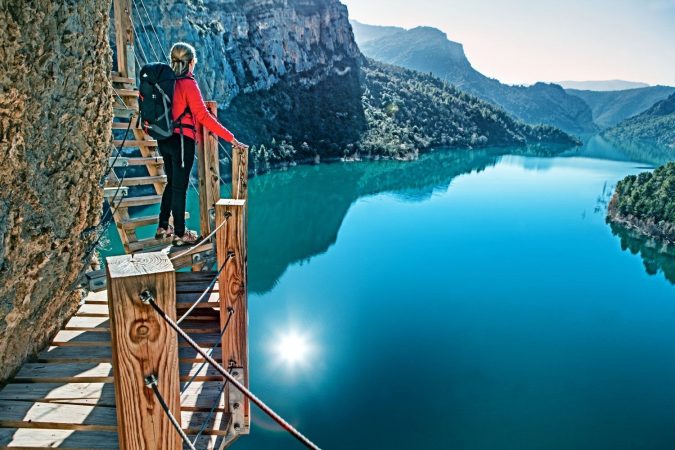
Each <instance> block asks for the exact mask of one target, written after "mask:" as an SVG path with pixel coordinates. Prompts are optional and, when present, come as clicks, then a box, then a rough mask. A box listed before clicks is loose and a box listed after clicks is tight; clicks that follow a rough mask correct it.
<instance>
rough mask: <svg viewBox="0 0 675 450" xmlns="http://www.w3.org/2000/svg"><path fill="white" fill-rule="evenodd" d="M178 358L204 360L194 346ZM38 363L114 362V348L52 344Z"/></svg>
mask: <svg viewBox="0 0 675 450" xmlns="http://www.w3.org/2000/svg"><path fill="white" fill-rule="evenodd" d="M211 332H212V333H213V332H216V333H217V332H218V329H216V330H213V329H212V330H211ZM213 353H214V358H215V357H216V355H217V356H218V357H219V358H220V356H221V351H220V348H216V349H215V350H214V352H213ZM178 359H179V361H180V362H183V363H193V362H203V361H204V357H203V356H201V355H200V354H199V353H197V351H196V350H195V349H194V348H192V347H180V348H179V349H178ZM36 362H38V363H61V364H63V363H105V362H107V363H111V362H112V348H111V347H107V346H106V347H101V346H99V347H90V348H87V349H86V350H85V351H83V350H82V348H81V347H72V346H71V347H62V346H51V347H48V348H47V349H45V350H43V351H42V352H40V353H39V354H38V355H37V357H36Z"/></svg>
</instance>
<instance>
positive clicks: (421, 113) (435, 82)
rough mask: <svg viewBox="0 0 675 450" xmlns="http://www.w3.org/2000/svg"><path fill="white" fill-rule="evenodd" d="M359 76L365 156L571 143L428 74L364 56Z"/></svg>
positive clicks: (559, 133) (549, 129)
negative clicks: (361, 78) (545, 143)
mask: <svg viewBox="0 0 675 450" xmlns="http://www.w3.org/2000/svg"><path fill="white" fill-rule="evenodd" d="M363 77H364V83H363V84H364V87H365V90H364V93H363V106H364V111H365V115H366V121H367V123H368V129H367V131H366V133H365V135H364V136H362V138H361V142H360V148H361V150H362V151H363V152H365V153H367V154H369V155H377V154H390V155H392V156H401V155H406V154H410V153H413V152H415V151H416V150H425V149H428V148H431V147H462V148H472V147H485V146H503V145H513V144H527V143H539V142H548V143H551V142H559V143H564V144H569V145H574V144H576V143H577V141H576V140H575V139H573V138H571V137H570V136H568V135H566V134H565V133H563V132H562V131H560V130H558V129H557V128H553V127H550V126H541V125H540V126H534V127H533V126H529V125H526V124H524V123H522V122H519V121H517V120H515V119H514V118H513V117H511V116H510V115H509V114H508V113H506V112H505V111H504V110H502V109H500V108H497V107H495V106H493V105H491V104H489V103H487V102H484V101H482V100H480V99H478V98H476V97H474V96H472V95H469V94H466V93H464V92H461V91H459V90H458V89H456V88H455V87H453V86H451V85H450V84H448V83H444V82H442V81H441V80H439V79H438V78H436V77H434V76H432V75H425V74H420V73H418V72H414V71H412V70H406V69H402V68H399V67H395V66H389V65H386V64H382V63H378V62H375V61H373V60H368V61H367V62H366V64H364V66H363Z"/></svg>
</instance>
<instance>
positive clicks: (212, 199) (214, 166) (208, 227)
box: [197, 101, 220, 236]
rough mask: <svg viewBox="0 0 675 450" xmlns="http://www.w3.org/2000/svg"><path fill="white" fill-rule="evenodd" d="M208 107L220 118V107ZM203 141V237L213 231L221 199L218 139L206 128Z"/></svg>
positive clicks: (200, 167)
mask: <svg viewBox="0 0 675 450" xmlns="http://www.w3.org/2000/svg"><path fill="white" fill-rule="evenodd" d="M206 107H207V108H208V109H209V111H210V112H211V114H213V115H214V116H215V117H218V106H217V104H216V102H214V101H207V102H206ZM202 133H203V135H202V140H201V141H200V143H199V145H198V146H197V152H198V154H199V158H198V166H197V168H198V173H199V199H200V202H199V206H200V210H199V212H200V215H199V225H200V228H199V229H200V232H201V235H202V236H206V235H208V234H209V233H211V231H212V230H213V228H212V227H213V223H214V222H215V220H214V218H215V208H216V202H217V201H218V200H219V199H220V161H219V158H218V137H217V136H216V135H214V134H213V133H211V132H210V131H209V130H207V129H206V127H204V128H203V130H202Z"/></svg>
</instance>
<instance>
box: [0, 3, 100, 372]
mask: <svg viewBox="0 0 675 450" xmlns="http://www.w3.org/2000/svg"><path fill="white" fill-rule="evenodd" d="M109 7H110V3H109V1H107V0H82V1H78V2H59V1H54V0H36V1H32V2H25V1H23V0H3V1H2V2H0V61H2V62H3V67H4V69H3V70H2V71H0V92H2V95H0V160H1V161H2V164H0V380H2V379H4V378H6V377H7V376H8V375H9V374H11V372H12V371H13V370H15V369H16V368H17V366H18V365H19V364H20V363H21V362H22V361H23V360H24V359H25V357H26V356H27V355H29V354H30V353H31V352H33V351H35V350H37V349H39V348H41V347H42V346H43V345H44V344H45V343H46V341H47V339H48V338H49V337H50V335H52V334H53V333H54V332H56V331H57V330H58V328H59V327H60V326H61V324H62V322H63V320H65V319H66V318H67V317H68V315H69V314H70V313H71V312H72V310H73V309H74V308H75V307H76V306H77V304H78V301H79V300H80V294H79V293H78V292H77V291H74V290H73V285H74V284H75V282H76V279H77V277H78V275H79V273H80V272H81V270H82V268H83V262H82V261H83V258H84V256H85V253H86V251H87V249H88V248H89V247H91V245H92V240H93V239H94V235H95V233H93V230H94V229H95V227H96V225H97V224H98V222H99V220H100V213H101V205H102V190H101V189H100V186H99V185H100V181H101V177H102V175H103V173H104V170H105V164H106V160H107V156H108V152H109V146H110V120H111V112H112V110H111V94H110V91H109V89H110V88H109V86H110V84H109V74H110V71H111V63H110V60H111V59H110V49H109V46H108V42H107V32H108V20H109V19H108V11H109Z"/></svg>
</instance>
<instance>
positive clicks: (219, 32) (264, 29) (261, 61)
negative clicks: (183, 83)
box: [133, 0, 359, 107]
mask: <svg viewBox="0 0 675 450" xmlns="http://www.w3.org/2000/svg"><path fill="white" fill-rule="evenodd" d="M145 5H146V7H147V8H143V7H142V6H141V5H139V8H138V10H137V11H136V12H135V13H134V14H133V19H134V23H135V24H136V31H137V33H138V41H139V44H140V46H141V47H142V48H141V49H139V50H138V51H137V53H138V54H139V57H140V59H141V60H157V59H162V58H163V57H164V54H163V52H162V50H164V52H167V53H168V51H169V49H170V47H171V45H172V43H174V42H176V41H185V42H188V43H191V44H193V45H194V46H195V47H196V49H197V58H198V61H199V62H198V64H197V68H196V70H195V75H196V78H197V79H198V80H199V83H200V85H201V87H202V90H203V91H204V96H205V97H209V98H212V99H214V100H216V101H218V103H219V106H221V107H225V106H227V105H228V104H229V102H230V101H231V100H232V99H233V98H234V97H236V96H237V95H238V94H239V93H241V92H245V93H248V92H256V91H260V90H267V89H269V88H271V87H272V86H274V85H276V84H277V83H278V82H279V81H280V80H281V79H282V78H285V79H289V78H293V79H296V80H297V81H298V82H299V83H301V84H303V85H313V84H316V83H318V82H319V81H321V80H323V79H324V78H325V77H326V76H327V75H329V74H330V73H331V72H333V71H335V70H340V69H339V68H337V67H336V63H340V62H344V61H345V60H354V59H356V58H357V57H358V56H359V50H358V47H357V45H356V43H355V41H354V35H353V33H352V29H351V25H350V24H349V17H348V14H347V7H346V6H344V5H343V4H341V3H340V2H339V1H338V0H220V1H208V0H206V1H198V0H145ZM151 24H152V26H154V29H155V30H156V32H157V35H158V37H159V42H158V39H157V37H156V36H155V33H154V31H153V28H152V26H151ZM160 43H161V45H160Z"/></svg>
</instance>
